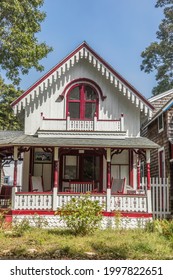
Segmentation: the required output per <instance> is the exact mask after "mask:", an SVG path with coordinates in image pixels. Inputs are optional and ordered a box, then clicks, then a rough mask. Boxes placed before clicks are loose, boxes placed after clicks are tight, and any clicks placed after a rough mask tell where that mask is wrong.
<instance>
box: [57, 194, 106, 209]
mask: <svg viewBox="0 0 173 280" xmlns="http://www.w3.org/2000/svg"><path fill="white" fill-rule="evenodd" d="M81 197H82V194H66V193H63V194H58V195H57V205H56V206H57V208H61V207H62V206H63V205H65V204H66V203H67V202H69V201H70V200H71V199H72V198H77V199H79V198H81ZM90 199H91V200H92V201H96V200H97V201H99V205H100V206H101V207H102V209H103V211H105V210H106V194H92V195H91V197H90Z"/></svg>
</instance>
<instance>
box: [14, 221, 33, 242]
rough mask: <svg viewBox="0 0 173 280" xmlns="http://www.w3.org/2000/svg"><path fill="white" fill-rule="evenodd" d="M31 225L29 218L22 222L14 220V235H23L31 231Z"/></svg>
mask: <svg viewBox="0 0 173 280" xmlns="http://www.w3.org/2000/svg"><path fill="white" fill-rule="evenodd" d="M30 230H31V226H30V224H29V220H28V219H27V218H25V219H23V220H22V221H21V222H18V221H14V222H13V227H12V233H13V237H21V236H22V235H23V234H24V232H26V231H30Z"/></svg>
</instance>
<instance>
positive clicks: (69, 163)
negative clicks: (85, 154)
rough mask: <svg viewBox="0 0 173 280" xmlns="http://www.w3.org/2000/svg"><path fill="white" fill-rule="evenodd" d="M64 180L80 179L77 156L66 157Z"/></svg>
mask: <svg viewBox="0 0 173 280" xmlns="http://www.w3.org/2000/svg"><path fill="white" fill-rule="evenodd" d="M63 179H66V180H70V179H75V180H76V179H78V164H77V157H76V156H64V172H63Z"/></svg>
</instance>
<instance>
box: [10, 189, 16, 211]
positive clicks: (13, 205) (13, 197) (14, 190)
mask: <svg viewBox="0 0 173 280" xmlns="http://www.w3.org/2000/svg"><path fill="white" fill-rule="evenodd" d="M15 195H16V187H12V192H11V209H12V210H15V198H16V197H15Z"/></svg>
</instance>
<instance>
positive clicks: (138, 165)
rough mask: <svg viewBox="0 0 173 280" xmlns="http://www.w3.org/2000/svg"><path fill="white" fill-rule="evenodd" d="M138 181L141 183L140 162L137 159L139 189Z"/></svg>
mask: <svg viewBox="0 0 173 280" xmlns="http://www.w3.org/2000/svg"><path fill="white" fill-rule="evenodd" d="M140 183H141V162H140V160H139V159H138V163H137V189H138V190H139V189H140Z"/></svg>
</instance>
